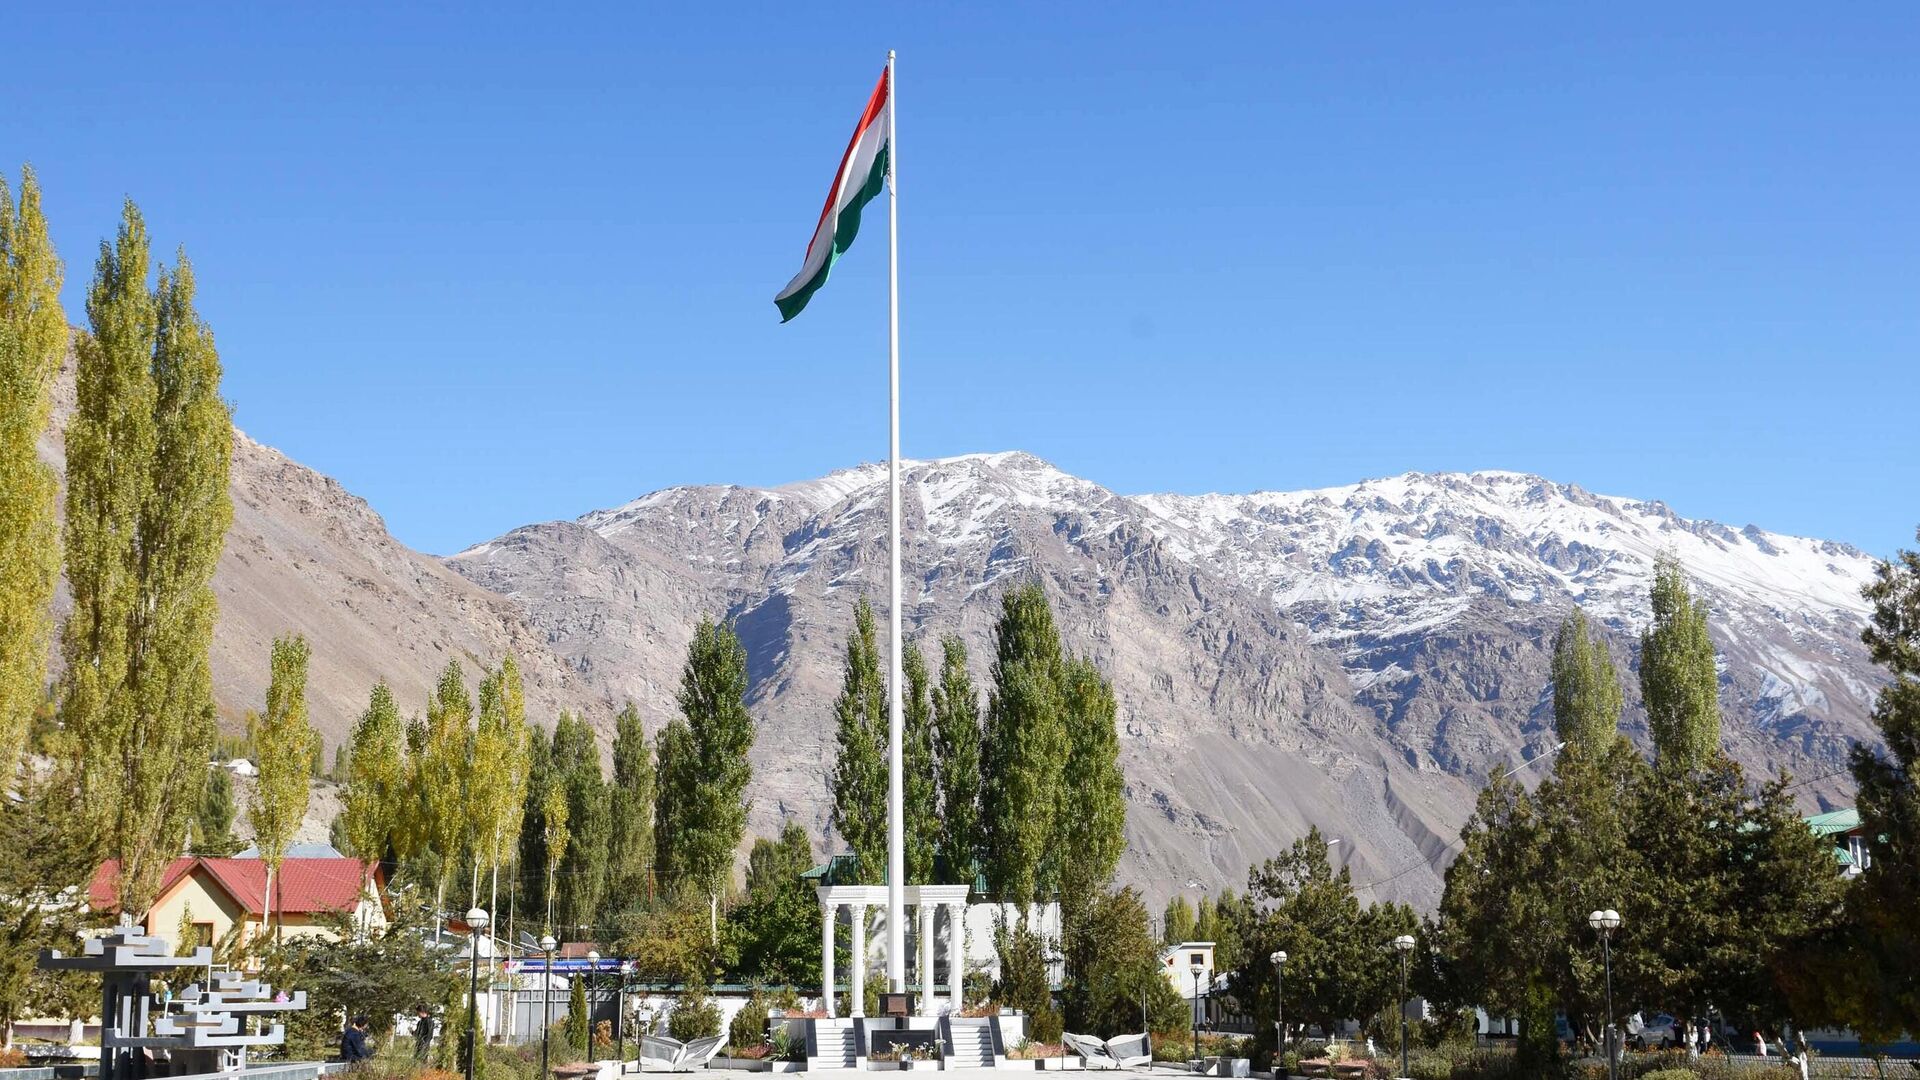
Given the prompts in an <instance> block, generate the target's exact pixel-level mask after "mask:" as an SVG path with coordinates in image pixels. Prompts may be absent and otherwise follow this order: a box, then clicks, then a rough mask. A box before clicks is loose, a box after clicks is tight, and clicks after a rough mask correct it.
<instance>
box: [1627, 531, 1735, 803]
mask: <svg viewBox="0 0 1920 1080" xmlns="http://www.w3.org/2000/svg"><path fill="white" fill-rule="evenodd" d="M1640 696H1641V698H1642V699H1644V701H1645V703H1646V708H1647V731H1648V733H1649V734H1650V735H1651V736H1652V737H1653V748H1654V755H1655V758H1656V760H1657V761H1658V762H1659V763H1660V765H1661V766H1662V767H1663V768H1669V769H1672V770H1674V771H1676V772H1686V771H1687V770H1689V769H1694V768H1698V767H1699V766H1701V765H1703V764H1705V763H1706V762H1707V760H1708V758H1710V757H1712V756H1713V755H1715V754H1717V753H1719V752H1720V676H1719V673H1718V672H1717V671H1716V669H1715V667H1714V658H1713V640H1712V639H1711V638H1710V637H1709V636H1708V634H1707V602H1706V601H1705V600H1697V601H1696V600H1695V599H1694V598H1693V594H1692V593H1691V592H1690V591H1689V590H1688V588H1687V577H1686V572H1685V571H1684V570H1683V569H1682V568H1681V566H1680V562H1679V560H1677V559H1675V558H1674V557H1673V556H1671V555H1662V556H1661V557H1660V558H1659V559H1658V560H1657V561H1656V562H1655V564H1654V570H1653V623H1652V625H1650V626H1648V627H1647V630H1646V632H1645V633H1643V634H1642V635H1641V636H1640Z"/></svg>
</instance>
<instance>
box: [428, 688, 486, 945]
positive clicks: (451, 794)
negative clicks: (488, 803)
mask: <svg viewBox="0 0 1920 1080" xmlns="http://www.w3.org/2000/svg"><path fill="white" fill-rule="evenodd" d="M472 716H473V699H472V698H470V697H468V696H467V682H466V674H465V672H463V671H462V670H461V668H460V661H458V660H449V661H447V666H446V668H445V670H443V671H442V672H441V673H440V681H439V683H438V684H437V685H436V686H435V687H434V691H433V697H432V698H431V699H430V700H429V701H428V702H427V723H426V729H425V732H424V734H423V740H422V745H421V748H420V752H419V754H418V756H417V762H418V765H417V767H416V768H415V769H414V781H415V783H416V784H418V785H419V793H420V795H419V801H420V810H421V814H422V819H421V832H422V835H423V838H424V840H425V841H426V842H425V844H424V848H425V853H426V854H428V855H429V856H430V857H431V858H432V860H433V866H434V875H433V877H434V884H433V908H434V911H435V912H438V913H441V914H444V913H445V912H446V906H447V905H446V900H447V886H448V884H449V883H451V881H452V878H453V872H454V870H455V868H456V862H457V860H458V859H459V857H460V842H461V841H462V840H463V839H464V838H465V836H466V812H467V770H468V754H467V749H468V731H467V727H468V722H469V721H470V720H471V719H472Z"/></svg>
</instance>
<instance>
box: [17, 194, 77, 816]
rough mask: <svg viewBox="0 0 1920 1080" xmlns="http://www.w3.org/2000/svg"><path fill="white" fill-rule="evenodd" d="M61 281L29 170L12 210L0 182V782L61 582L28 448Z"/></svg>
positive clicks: (56, 338)
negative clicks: (18, 198) (57, 587)
mask: <svg viewBox="0 0 1920 1080" xmlns="http://www.w3.org/2000/svg"><path fill="white" fill-rule="evenodd" d="M62 277H63V274H62V271H61V266H60V259H59V257H58V256H57V255H55V254H54V251H53V242H52V241H51V240H50V239H48V237H47V221H46V217H45V216H44V215H43V214H42V213H41V210H40V183H39V181H38V180H37V179H35V177H34V175H33V170H32V169H31V168H28V169H25V170H23V172H22V175H21V178H20V202H19V204H18V205H17V206H16V205H15V204H14V201H13V195H12V193H11V192H10V191H9V190H8V188H7V183H6V180H5V179H4V178H0V477H4V478H5V482H4V483H0V778H11V777H12V775H13V764H14V756H15V754H16V753H17V752H18V750H19V748H20V747H21V746H22V745H24V744H25V742H26V738H25V736H26V733H27V728H28V725H29V722H30V721H31V719H32V717H33V714H34V710H35V709H37V708H38V707H39V705H40V702H41V697H42V693H43V689H44V686H45V682H46V677H47V647H48V643H49V642H50V641H51V639H52V631H53V621H52V620H53V615H52V608H53V588H54V583H55V581H56V580H57V579H58V578H59V575H60V546H59V536H60V528H59V517H58V509H57V503H56V482H55V479H54V474H53V470H52V469H51V468H49V467H48V466H47V465H45V464H44V463H42V462H41V461H40V458H39V453H38V450H37V449H36V444H37V443H38V441H39V438H40V434H41V433H42V432H43V431H45V430H46V429H47V423H48V420H49V418H50V417H51V416H52V412H53V380H54V376H55V375H56V374H58V372H59V370H60V363H61V360H62V359H63V358H64V356H65V353H66V348H67V317H66V314H65V312H63V311H62V310H61V309H60V284H61V280H62Z"/></svg>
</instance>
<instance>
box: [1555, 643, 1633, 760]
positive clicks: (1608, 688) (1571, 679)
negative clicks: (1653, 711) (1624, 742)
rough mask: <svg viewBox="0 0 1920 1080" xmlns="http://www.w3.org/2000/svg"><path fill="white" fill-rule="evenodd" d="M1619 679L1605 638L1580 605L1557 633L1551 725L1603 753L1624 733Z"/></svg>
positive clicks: (1571, 742)
mask: <svg viewBox="0 0 1920 1080" xmlns="http://www.w3.org/2000/svg"><path fill="white" fill-rule="evenodd" d="M1623 701H1624V699H1623V697H1622V695H1621V692H1620V678H1619V676H1618V675H1617V674H1616V673H1615V672H1614V669H1613V656H1612V654H1611V653H1609V652H1608V651H1607V643H1606V640H1605V639H1604V638H1602V637H1600V636H1598V635H1596V634H1594V633H1592V632H1591V630H1590V629H1589V628H1588V625H1587V616H1586V613H1585V612H1583V611H1581V610H1580V609H1579V608H1575V609H1573V612H1572V613H1571V614H1569V615H1568V616H1567V617H1566V620H1565V621H1563V622H1562V623H1561V624H1560V629H1559V631H1558V632H1557V633H1555V634H1554V635H1553V724H1554V729H1555V731H1557V732H1558V733H1559V735H1560V738H1561V739H1562V740H1564V741H1565V742H1566V743H1567V745H1569V746H1576V745H1577V746H1581V747H1584V748H1585V749H1586V751H1587V753H1589V754H1595V755H1597V754H1601V753H1604V752H1605V751H1606V748H1607V747H1608V746H1609V745H1610V744H1611V743H1612V742H1613V740H1614V739H1615V738H1616V737H1617V736H1618V735H1619V732H1620V710H1621V708H1622V705H1623Z"/></svg>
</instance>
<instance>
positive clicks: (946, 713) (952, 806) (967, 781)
mask: <svg viewBox="0 0 1920 1080" xmlns="http://www.w3.org/2000/svg"><path fill="white" fill-rule="evenodd" d="M933 744H934V763H935V769H934V772H935V779H936V782H937V785H938V789H939V802H940V814H939V821H940V840H939V850H938V854H939V856H940V859H941V861H943V862H945V863H946V875H947V878H948V883H949V884H959V885H971V884H973V873H974V868H975V867H976V866H977V865H978V863H979V859H980V695H979V694H978V693H977V692H975V690H974V688H973V675H972V674H971V673H970V672H969V671H968V670H967V647H966V644H965V643H964V642H962V641H961V640H960V639H959V638H958V637H948V638H946V639H944V640H943V641H941V643H940V681H939V683H938V684H937V685H936V686H934V688H933Z"/></svg>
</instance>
